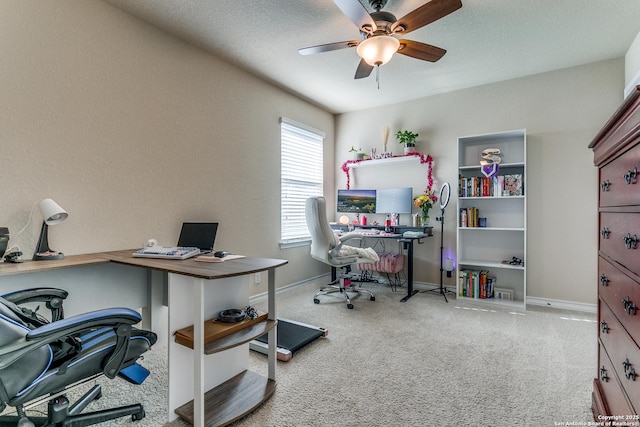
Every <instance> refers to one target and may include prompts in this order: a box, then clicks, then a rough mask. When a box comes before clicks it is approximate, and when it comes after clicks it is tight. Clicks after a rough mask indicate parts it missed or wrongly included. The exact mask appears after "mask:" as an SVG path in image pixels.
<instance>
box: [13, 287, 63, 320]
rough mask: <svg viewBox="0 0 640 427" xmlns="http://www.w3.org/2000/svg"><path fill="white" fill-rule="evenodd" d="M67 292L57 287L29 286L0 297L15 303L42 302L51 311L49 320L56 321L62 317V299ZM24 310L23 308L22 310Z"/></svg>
mask: <svg viewBox="0 0 640 427" xmlns="http://www.w3.org/2000/svg"><path fill="white" fill-rule="evenodd" d="M68 295H69V293H68V292H67V291H65V290H64V289H57V288H31V289H23V290H19V291H15V292H9V293H8V294H5V295H2V298H4V299H6V300H7V301H10V302H12V303H14V304H16V305H20V304H25V303H30V302H44V303H46V307H47V308H48V309H49V311H50V312H51V321H52V322H56V321H58V320H60V319H62V318H64V309H63V308H62V303H63V301H64V300H65V299H66V298H67V296H68ZM23 311H24V310H23Z"/></svg>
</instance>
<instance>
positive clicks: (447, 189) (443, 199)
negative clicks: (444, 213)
mask: <svg viewBox="0 0 640 427" xmlns="http://www.w3.org/2000/svg"><path fill="white" fill-rule="evenodd" d="M450 197H451V186H450V185H449V183H448V182H445V183H444V184H442V187H440V194H439V195H438V200H440V209H444V208H446V207H447V205H448V204H449V198H450Z"/></svg>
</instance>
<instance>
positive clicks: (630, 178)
mask: <svg viewBox="0 0 640 427" xmlns="http://www.w3.org/2000/svg"><path fill="white" fill-rule="evenodd" d="M637 177H638V168H637V167H635V166H634V167H633V170H632V171H631V170H630V171H628V172H627V173H625V174H624V182H626V183H627V185H629V184H631V183H632V182H635V180H636V178H637Z"/></svg>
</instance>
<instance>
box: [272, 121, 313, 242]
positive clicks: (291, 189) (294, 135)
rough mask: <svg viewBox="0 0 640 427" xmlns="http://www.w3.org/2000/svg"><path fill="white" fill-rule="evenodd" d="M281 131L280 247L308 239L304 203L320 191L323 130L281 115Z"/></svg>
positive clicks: (309, 238) (307, 240)
mask: <svg viewBox="0 0 640 427" xmlns="http://www.w3.org/2000/svg"><path fill="white" fill-rule="evenodd" d="M280 135H281V137H280V138H281V142H280V145H281V147H280V150H281V151H280V152H281V154H280V160H281V161H280V169H281V170H280V177H281V178H280V214H281V215H280V218H281V220H280V247H291V246H297V245H300V244H306V243H308V242H309V241H310V240H311V237H310V235H309V230H308V229H307V222H306V220H305V216H304V206H305V202H306V200H307V198H309V197H312V196H322V194H323V187H322V181H323V174H322V169H323V164H322V159H323V156H322V152H323V145H324V132H320V131H318V130H315V129H312V128H310V127H308V126H305V125H302V124H300V123H296V122H294V121H292V120H288V119H285V118H284V117H283V118H281V119H280Z"/></svg>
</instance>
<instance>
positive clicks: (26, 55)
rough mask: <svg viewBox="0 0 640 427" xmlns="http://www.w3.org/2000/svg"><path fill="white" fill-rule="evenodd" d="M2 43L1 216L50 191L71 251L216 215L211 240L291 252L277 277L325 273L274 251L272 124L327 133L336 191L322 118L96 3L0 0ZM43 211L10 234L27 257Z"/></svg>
mask: <svg viewBox="0 0 640 427" xmlns="http://www.w3.org/2000/svg"><path fill="white" fill-rule="evenodd" d="M0 51H1V52H2V55H0V75H1V76H2V78H1V79H0V99H2V102H0V153H1V159H2V165H1V166H0V180H1V181H2V186H1V188H2V189H1V190H0V194H1V200H2V209H1V210H0V225H2V226H6V227H9V229H10V231H11V232H12V233H17V231H18V230H20V229H21V228H22V227H23V226H24V225H25V223H26V222H27V219H28V216H29V211H30V209H31V207H32V206H33V204H34V203H35V202H37V201H38V200H40V199H42V198H46V197H51V198H53V199H54V200H55V201H57V202H58V203H59V204H60V205H61V206H63V207H64V208H65V209H66V210H67V211H68V212H69V218H68V219H67V220H66V221H65V222H63V223H61V224H59V225H56V226H54V227H51V228H50V236H49V240H50V244H51V247H52V248H54V249H59V250H62V251H64V252H65V253H67V254H79V253H86V252H95V251H105V250H115V249H124V248H133V247H138V246H139V245H140V244H142V243H143V242H146V240H147V239H149V238H152V237H153V238H156V239H158V240H159V241H160V242H161V243H164V244H174V243H175V241H176V239H177V235H178V232H179V229H180V224H181V223H182V221H184V220H196V221H202V220H216V221H219V222H220V223H221V226H220V229H219V234H218V240H217V245H216V246H217V247H218V248H222V249H225V250H228V251H232V252H236V253H243V254H248V255H260V256H267V257H273V258H284V259H288V260H289V261H290V264H289V265H288V266H286V267H285V268H282V269H279V270H278V272H277V274H276V276H277V279H278V283H279V284H289V283H294V282H298V281H300V280H304V279H306V278H308V277H313V276H316V275H318V274H322V273H324V272H325V271H326V269H325V268H324V267H323V266H322V265H321V264H319V263H317V262H316V261H312V260H311V259H310V257H309V254H308V253H309V252H308V251H309V249H308V247H302V248H294V249H287V250H280V249H279V247H278V238H279V221H280V215H279V209H280V205H279V200H280V198H279V194H280V184H279V179H280V174H279V163H280V161H279V159H280V157H279V156H280V150H279V146H280V125H279V121H278V120H279V117H280V116H282V115H283V116H286V117H289V118H291V119H293V120H296V121H299V122H301V123H305V124H307V125H309V126H312V127H315V128H317V129H321V130H323V131H325V132H326V134H327V138H326V149H325V155H326V164H327V168H326V172H325V175H326V176H327V182H326V185H327V188H328V189H329V191H332V189H333V186H334V183H333V176H334V175H333V167H332V163H333V158H334V153H333V146H334V141H333V135H334V129H333V127H334V117H333V116H332V115H331V114H329V113H327V112H325V111H322V110H320V109H318V108H316V107H314V106H312V105H311V104H309V103H307V102H304V101H302V100H300V99H298V98H296V97H294V96H292V95H290V94H288V93H286V92H283V91H282V90H279V89H276V88H275V87H273V86H271V85H269V84H267V83H265V82H263V81H261V80H259V79H257V78H255V77H253V76H251V75H249V74H247V73H244V72H242V71H240V70H238V69H237V68H235V67H232V66H230V65H228V64H227V63H225V62H222V61H220V60H218V59H217V58H216V57H214V56H212V55H210V54H207V53H205V52H203V51H202V50H199V49H197V48H195V47H192V46H190V45H188V44H185V43H183V42H181V41H179V40H178V39H176V38H174V37H171V36H169V35H167V34H165V33H162V32H160V31H158V30H156V29H154V28H153V27H151V26H148V25H146V24H144V23H142V22H141V21H138V20H137V19H135V18H132V17H130V16H129V15H126V14H124V13H123V12H121V11H119V10H118V9H115V8H114V7H112V6H110V5H108V4H105V3H103V2H101V1H96V0H91V1H86V0H58V1H55V2H43V1H34V0H3V1H2V2H0ZM41 221H42V218H41V215H40V212H39V211H38V210H37V209H36V212H34V215H33V220H32V221H31V224H30V226H29V227H28V228H27V230H26V231H25V232H24V233H23V234H22V235H21V236H19V237H17V238H16V239H15V240H14V241H12V242H11V243H12V244H16V245H19V246H20V248H21V249H22V250H23V251H24V252H25V255H26V257H27V258H29V257H30V256H31V254H32V253H33V249H34V246H35V241H36V239H37V235H38V233H39V231H40V224H41ZM259 289H260V287H258V286H256V289H255V290H256V291H258V290H259Z"/></svg>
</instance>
